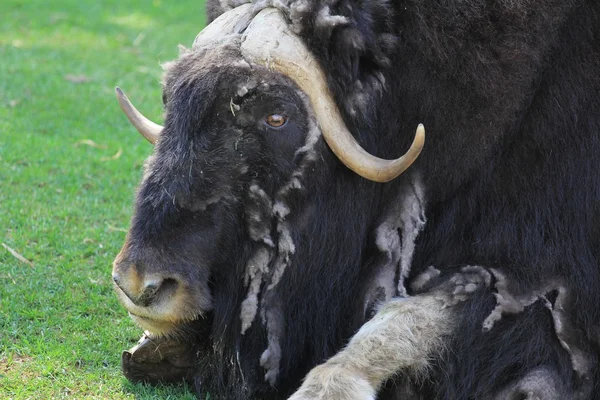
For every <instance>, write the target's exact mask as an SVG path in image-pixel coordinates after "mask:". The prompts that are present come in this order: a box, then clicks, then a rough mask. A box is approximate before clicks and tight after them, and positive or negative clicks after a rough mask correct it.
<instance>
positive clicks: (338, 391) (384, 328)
mask: <svg viewBox="0 0 600 400" xmlns="http://www.w3.org/2000/svg"><path fill="white" fill-rule="evenodd" d="M448 300H449V298H448V296H446V295H444V294H443V293H440V292H437V293H431V294H428V295H422V296H415V297H410V298H405V299H396V300H392V301H391V302H389V303H386V304H385V305H384V306H383V307H382V308H381V310H380V311H379V312H378V313H377V314H376V315H375V316H374V317H373V319H372V320H370V321H369V322H367V323H366V324H365V325H363V326H362V327H361V329H360V330H359V331H358V332H357V333H356V335H354V337H353V338H352V339H351V340H350V343H348V345H347V346H346V348H345V349H344V350H342V351H341V352H339V353H338V354H336V355H335V356H334V357H332V358H331V359H329V360H328V361H327V362H326V363H325V364H322V365H320V366H318V367H316V368H314V369H313V370H312V371H310V373H309V374H308V375H307V377H306V379H305V380H304V383H303V385H302V386H301V387H300V389H299V390H298V391H297V392H296V393H295V394H294V395H293V396H292V397H290V399H289V400H309V399H310V400H319V399H323V400H324V399H335V400H374V399H375V396H376V394H377V390H378V389H379V388H380V386H381V385H382V384H383V383H384V382H385V381H386V380H387V379H389V378H391V377H392V376H394V375H395V374H396V373H398V372H400V371H402V372H403V373H405V374H408V375H411V376H419V375H422V374H424V373H425V372H426V370H427V367H428V365H429V360H431V359H433V358H435V357H436V356H437V355H438V354H440V353H441V352H442V351H443V349H444V347H443V346H444V342H445V339H446V338H447V336H448V335H450V334H451V333H452V332H453V330H454V324H453V320H454V318H453V314H454V313H453V309H452V307H448Z"/></svg>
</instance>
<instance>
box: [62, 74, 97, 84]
mask: <svg viewBox="0 0 600 400" xmlns="http://www.w3.org/2000/svg"><path fill="white" fill-rule="evenodd" d="M65 80H67V81H69V82H71V83H87V82H91V79H90V78H89V77H88V76H86V75H74V74H67V75H65Z"/></svg>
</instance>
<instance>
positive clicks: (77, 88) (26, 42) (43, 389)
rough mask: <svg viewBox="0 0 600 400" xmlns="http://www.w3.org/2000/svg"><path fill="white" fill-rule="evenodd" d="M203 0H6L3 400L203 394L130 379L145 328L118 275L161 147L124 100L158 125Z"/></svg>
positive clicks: (1, 57) (1, 165)
mask: <svg viewBox="0 0 600 400" xmlns="http://www.w3.org/2000/svg"><path fill="white" fill-rule="evenodd" d="M203 3H204V2H203V1H177V2H167V1H161V0H154V1H151V0H147V1H142V0H137V1H136V0H105V1H101V2H100V1H95V2H91V1H90V2H88V1H78V0H53V1H42V0H34V1H15V0H2V1H1V2H0V16H1V18H0V398H2V399H5V398H10V399H27V398H32V399H48V398H110V399H133V398H136V399H146V398H161V399H168V398H194V397H193V395H192V394H191V392H190V391H188V390H187V388H185V387H179V388H172V387H157V388H154V387H148V386H144V385H132V384H130V383H128V382H127V381H126V380H125V378H123V376H122V374H121V371H120V355H121V351H122V350H124V349H127V348H129V347H131V346H133V345H134V344H135V343H136V342H137V339H138V338H139V337H140V334H141V330H140V329H139V328H137V327H135V326H134V324H133V323H132V322H131V321H130V320H129V318H128V317H127V315H126V312H125V311H124V309H123V308H122V307H120V306H119V304H118V302H117V300H116V297H115V296H114V293H113V291H112V286H111V279H110V271H111V263H112V260H113V258H114V256H115V255H116V254H117V253H118V251H119V250H120V246H121V244H122V243H123V240H124V237H125V231H126V229H127V227H128V224H129V219H130V216H131V211H132V201H133V195H134V191H135V187H136V185H137V183H138V181H139V179H140V177H141V166H142V163H143V160H144V159H145V157H147V155H148V154H150V152H151V150H152V149H151V146H150V144H148V143H147V142H146V141H145V140H143V139H142V138H141V136H140V135H138V134H137V132H136V131H135V130H134V129H133V127H131V126H130V125H129V123H128V122H127V120H126V118H125V116H124V115H123V114H122V113H121V111H120V109H119V107H118V105H117V102H116V100H115V96H114V87H115V85H119V86H121V87H122V88H123V89H124V90H125V91H126V93H128V94H129V95H130V97H131V98H132V100H133V101H134V103H135V104H136V105H137V106H138V108H140V109H141V110H142V111H143V112H144V113H145V114H146V115H147V116H148V117H150V118H152V119H154V120H155V121H156V122H159V123H160V121H161V104H162V103H161V98H160V84H159V81H160V75H161V69H160V67H159V64H160V63H161V62H164V61H167V60H171V59H173V58H175V57H177V54H178V50H177V45H178V44H179V43H181V44H183V45H187V46H190V45H191V43H192V41H193V39H194V37H195V35H196V34H197V33H198V32H199V31H200V30H201V29H202V27H203V26H204V4H203Z"/></svg>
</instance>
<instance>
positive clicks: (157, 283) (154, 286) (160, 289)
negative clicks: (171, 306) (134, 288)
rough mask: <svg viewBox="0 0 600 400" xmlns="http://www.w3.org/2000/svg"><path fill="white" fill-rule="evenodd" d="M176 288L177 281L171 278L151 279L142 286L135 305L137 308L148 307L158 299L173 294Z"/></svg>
mask: <svg viewBox="0 0 600 400" xmlns="http://www.w3.org/2000/svg"><path fill="white" fill-rule="evenodd" d="M176 288H177V281H176V280H175V279H172V278H166V279H162V280H157V279H152V280H149V281H147V282H145V284H144V289H143V291H142V294H141V295H140V296H139V297H138V299H137V300H136V301H135V303H136V304H137V305H139V306H143V307H148V306H150V304H152V303H154V302H155V301H156V300H157V299H158V298H159V297H162V296H164V295H168V294H171V293H173V292H174V291H175V290H176Z"/></svg>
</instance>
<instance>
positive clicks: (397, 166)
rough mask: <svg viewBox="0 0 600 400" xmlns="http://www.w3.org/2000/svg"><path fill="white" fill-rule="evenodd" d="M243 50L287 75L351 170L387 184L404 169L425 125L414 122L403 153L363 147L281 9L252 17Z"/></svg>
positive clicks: (419, 146)
mask: <svg viewBox="0 0 600 400" xmlns="http://www.w3.org/2000/svg"><path fill="white" fill-rule="evenodd" d="M241 48H242V54H243V55H244V57H247V58H248V59H249V60H253V61H255V62H257V63H264V64H265V65H266V66H267V67H268V68H271V69H274V70H276V71H278V72H281V73H282V74H284V75H286V76H288V77H289V78H291V79H292V80H293V81H294V82H296V84H297V85H298V86H299V87H300V89H302V90H303V91H304V92H305V93H306V94H307V95H308V97H309V98H310V102H311V106H312V108H313V110H314V112H315V116H316V118H317V121H318V122H319V125H320V126H321V130H322V132H323V136H324V138H325V141H326V142H327V144H328V145H329V147H330V148H331V150H332V151H333V152H334V153H335V155H336V156H337V157H338V158H339V159H340V160H341V161H342V162H343V163H344V164H345V165H346V166H347V167H348V168H350V169H351V170H352V171H354V172H356V173H357V174H359V175H360V176H362V177H364V178H366V179H369V180H372V181H376V182H388V181H391V180H392V179H394V178H396V177H397V176H398V175H400V174H401V173H403V172H404V171H405V170H406V169H407V168H408V167H409V166H410V165H411V164H412V163H413V162H414V161H415V160H416V159H417V157H418V156H419V154H420V152H421V149H422V148H423V144H424V142H425V128H424V127H423V125H419V126H418V128H417V132H416V134H415V139H414V140H413V143H412V145H411V147H410V149H409V150H408V151H407V152H406V154H405V155H403V156H402V157H400V158H398V159H396V160H385V159H382V158H378V157H375V156H373V155H371V154H369V153H368V152H367V151H365V150H364V149H363V148H362V147H361V146H360V145H359V144H358V142H357V141H356V139H354V137H353V136H352V134H351V133H350V131H349V130H348V128H347V127H346V124H345V123H344V121H343V119H342V116H341V113H340V111H339V109H338V107H337V105H336V103H335V101H334V100H333V98H332V96H331V93H330V91H329V87H328V85H327V80H326V78H325V74H324V73H323V71H322V70H321V68H320V67H319V63H318V62H317V60H316V59H315V58H314V57H313V55H312V54H311V53H310V52H309V51H308V49H307V48H306V46H305V45H304V43H302V40H300V39H299V38H298V37H297V36H296V35H295V34H294V33H292V32H291V31H290V29H289V26H288V23H287V22H286V20H285V18H284V17H283V15H282V14H281V12H280V11H279V10H277V9H274V8H267V9H264V10H262V11H261V12H260V13H259V14H257V15H256V17H254V19H253V20H252V22H251V23H250V25H249V26H248V28H247V29H246V32H245V34H244V37H243V38H242V47H241Z"/></svg>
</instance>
